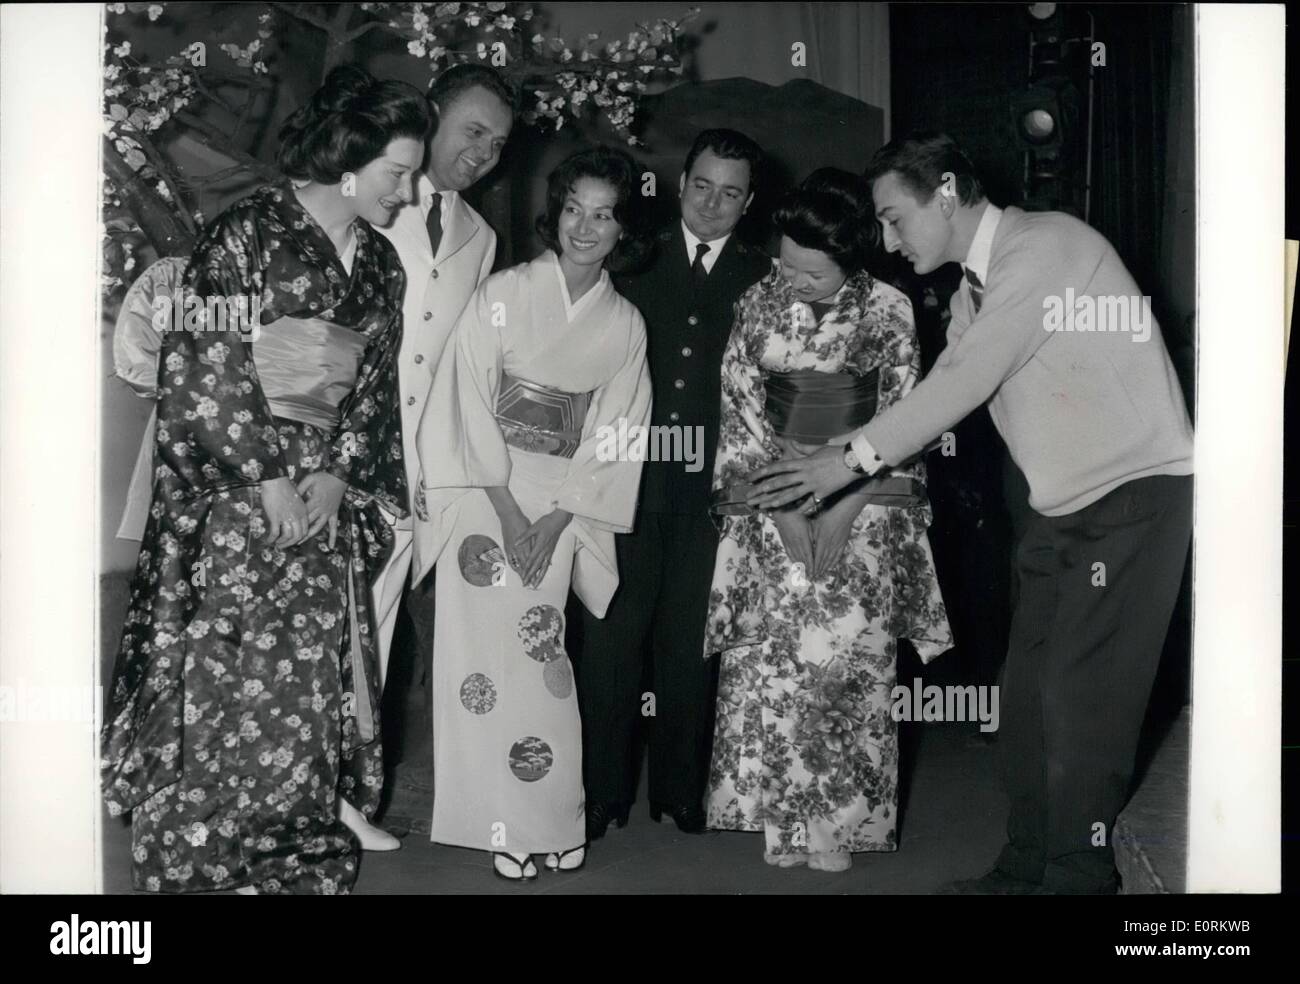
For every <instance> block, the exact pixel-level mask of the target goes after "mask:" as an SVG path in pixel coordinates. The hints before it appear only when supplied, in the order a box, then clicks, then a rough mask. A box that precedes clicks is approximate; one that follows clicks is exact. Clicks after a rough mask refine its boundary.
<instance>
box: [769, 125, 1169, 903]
mask: <svg viewBox="0 0 1300 984" xmlns="http://www.w3.org/2000/svg"><path fill="white" fill-rule="evenodd" d="M867 178H868V179H869V180H871V181H872V183H873V184H872V194H873V197H874V200H875V207H876V216H877V218H878V219H879V220H880V223H881V226H882V229H883V233H884V242H885V246H886V248H887V249H888V250H889V251H890V252H901V253H902V254H903V256H904V257H905V258H907V259H908V260H909V261H910V262H911V263H912V266H913V267H914V268H915V270H916V272H917V273H921V274H925V273H929V272H931V271H933V270H935V269H937V268H938V267H940V266H942V265H943V264H945V263H960V264H961V265H962V267H963V271H964V274H965V276H964V278H963V283H962V286H961V287H960V288H959V290H958V292H957V293H956V294H954V295H953V299H952V320H951V322H950V324H949V328H948V341H947V347H946V348H945V349H944V351H943V353H942V354H941V355H940V357H939V360H938V362H937V363H936V364H935V366H934V368H933V369H932V370H931V372H930V374H929V376H928V377H926V379H925V380H923V381H922V382H921V383H919V384H917V386H916V387H915V389H913V391H912V392H911V393H910V394H909V395H908V396H907V397H906V398H905V399H903V400H900V401H899V402H898V403H897V404H895V405H894V406H893V407H891V408H890V409H889V410H887V411H885V412H883V413H881V414H880V415H879V416H877V417H876V418H875V419H873V420H871V421H870V422H869V423H868V424H867V425H866V426H865V427H864V428H862V430H860V431H858V432H857V433H856V434H855V435H852V436H851V439H850V440H849V441H847V442H846V443H844V444H842V445H839V444H836V445H831V446H828V447H826V448H823V449H821V450H819V451H817V452H816V453H815V454H813V455H810V456H808V457H806V458H802V459H799V460H796V461H790V462H778V463H776V464H773V465H769V466H767V467H766V468H763V469H761V470H759V471H758V472H756V473H755V475H754V476H753V478H754V479H755V480H758V481H759V482H760V484H759V486H758V490H757V492H756V495H755V497H754V498H753V499H751V500H750V501H751V503H752V504H754V505H757V506H762V507H766V508H772V507H776V506H780V505H785V504H789V503H794V502H800V501H801V506H800V508H802V509H803V510H804V511H805V512H812V511H815V510H816V509H817V508H818V507H819V505H820V501H821V500H822V499H824V498H825V497H826V496H828V495H830V494H832V493H833V492H836V491H838V490H839V489H841V488H843V487H845V486H847V485H849V484H850V483H853V482H856V481H863V480H865V478H866V476H872V475H877V474H878V473H879V474H884V473H886V472H887V471H888V470H889V469H890V468H891V467H892V466H895V465H898V464H900V463H902V462H904V461H906V460H907V459H909V458H911V457H913V456H915V455H916V454H918V453H920V452H922V451H923V450H925V449H926V447H927V446H928V445H930V444H931V442H933V441H935V440H936V439H938V438H940V437H941V436H942V435H943V434H944V433H945V432H946V431H947V430H948V429H949V428H951V427H952V426H953V425H955V424H956V423H957V422H958V421H959V420H961V419H962V418H963V417H965V416H966V415H967V414H968V413H970V412H971V411H972V410H974V409H975V408H976V407H979V406H981V405H982V404H985V403H988V405H989V410H990V412H991V414H992V417H993V421H994V423H995V424H996V425H997V428H998V430H999V432H1000V433H1001V434H1002V437H1003V439H1004V440H1005V441H1006V443H1007V447H1008V449H1009V450H1010V452H1011V455H1012V457H1013V459H1014V460H1015V462H1016V464H1017V465H1019V467H1020V468H1021V469H1022V470H1023V471H1024V473H1025V476H1026V477H1027V479H1028V481H1029V486H1030V500H1029V502H1030V506H1031V507H1032V509H1033V513H1032V515H1031V517H1030V519H1029V520H1028V522H1027V526H1026V530H1025V534H1024V537H1023V539H1022V541H1021V543H1020V546H1019V549H1018V550H1017V553H1016V559H1015V562H1016V568H1017V571H1018V574H1019V577H1020V583H1021V589H1020V597H1019V601H1018V603H1017V606H1016V611H1015V614H1014V617H1013V623H1012V632H1011V641H1010V647H1009V652H1008V655H1007V663H1006V669H1005V677H1004V679H1003V686H1002V709H1001V717H1002V730H1001V734H1000V735H999V739H998V745H999V749H1000V752H1001V757H1002V759H1003V772H1004V777H1005V782H1006V785H1007V791H1008V794H1009V797H1010V800H1011V814H1010V819H1009V821H1008V824H1007V827H1008V830H1007V833H1008V841H1009V843H1008V844H1007V845H1006V846H1005V847H1004V848H1003V850H1002V853H1001V855H1000V856H999V858H998V861H997V864H996V866H995V867H994V868H993V869H992V870H991V871H990V872H988V873H987V874H986V875H984V876H983V877H982V878H979V879H975V880H972V881H966V882H957V883H955V884H954V885H953V886H951V887H950V889H949V890H950V891H956V892H959V893H978V894H1039V893H1049V894H1051V893H1068V894H1093V893H1098V894H1100V893H1108V892H1114V891H1115V890H1116V887H1117V879H1116V874H1115V868H1114V854H1113V851H1112V849H1111V845H1110V838H1111V833H1112V827H1113V824H1114V821H1115V817H1116V815H1117V814H1118V813H1119V811H1120V809H1121V808H1122V807H1123V805H1124V802H1125V800H1126V799H1127V796H1128V786H1129V781H1130V779H1131V777H1132V772H1133V765H1134V757H1135V754H1136V748H1137V740H1138V732H1139V729H1140V728H1141V725H1142V719H1143V716H1144V714H1145V711H1146V705H1147V700H1148V698H1149V696H1150V691H1151V685H1152V681H1153V679H1154V677H1155V672H1156V667H1157V664H1158V662H1159V659H1160V651H1161V647H1162V645H1163V643H1164V637H1165V633H1166V631H1167V629H1168V626H1169V619H1170V616H1171V614H1172V612H1173V607H1174V601H1175V598H1176V596H1177V594H1178V588H1179V583H1180V581H1181V577H1182V572H1183V566H1184V562H1185V560H1186V556H1187V548H1188V542H1189V539H1190V536H1191V497H1192V481H1191V477H1190V476H1191V471H1192V430H1191V424H1190V422H1189V420H1188V416H1187V409H1186V407H1185V405H1184V402H1183V397H1182V391H1181V390H1180V389H1179V384H1178V380H1177V377H1176V376H1175V373H1174V369H1173V366H1172V364H1171V362H1170V360H1169V355H1168V352H1167V350H1166V348H1165V344H1164V341H1163V339H1162V337H1161V334H1160V329H1159V326H1158V325H1156V324H1155V321H1154V319H1153V318H1152V317H1151V314H1150V305H1149V303H1146V302H1145V300H1144V298H1143V297H1142V295H1141V291H1140V290H1139V289H1138V285H1137V284H1136V283H1135V282H1134V280H1133V278H1132V276H1130V275H1129V272H1128V271H1127V270H1126V269H1125V268H1124V264H1123V263H1122V262H1121V261H1120V259H1119V257H1118V256H1117V255H1116V253H1115V250H1114V248H1113V247H1112V246H1111V245H1110V243H1109V242H1107V241H1106V239H1105V238H1104V237H1103V236H1101V235H1100V234H1099V233H1097V232H1096V231H1095V230H1094V229H1092V228H1091V227H1089V226H1087V225H1085V224H1084V223H1083V222H1080V221H1079V220H1078V219H1075V218H1073V217H1071V216H1069V215H1065V214H1062V213H1059V212H1035V213H1030V212H1025V211H1022V210H1021V209H1018V208H1014V207H1009V208H1006V209H999V208H997V207H996V206H994V205H992V204H991V203H990V202H989V201H988V200H987V199H986V198H985V197H984V194H983V189H982V187H981V185H980V182H979V180H978V178H977V177H976V176H975V174H974V172H973V169H972V168H971V165H970V162H969V160H968V159H967V158H966V156H965V155H964V154H963V153H962V152H961V150H960V149H959V148H958V147H957V145H956V144H955V143H954V142H953V141H952V140H951V139H950V138H948V137H946V136H941V135H931V136H919V137H913V138H910V139H905V140H898V141H894V142H892V143H890V144H888V145H886V146H885V147H883V148H882V149H881V150H880V151H879V152H878V153H877V154H876V156H875V158H873V160H872V162H871V164H870V166H869V168H868V171H867ZM957 453H959V454H960V453H961V451H960V449H957Z"/></svg>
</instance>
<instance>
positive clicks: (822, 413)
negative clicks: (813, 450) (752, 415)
mask: <svg viewBox="0 0 1300 984" xmlns="http://www.w3.org/2000/svg"><path fill="white" fill-rule="evenodd" d="M763 384H764V387H765V389H766V390H767V400H766V403H765V405H764V407H763V409H764V410H765V411H766V412H767V419H768V420H769V421H770V422H771V424H772V429H773V430H775V431H776V433H777V436H778V437H787V438H790V439H791V440H794V441H800V442H802V443H806V444H822V443H825V442H826V441H829V440H831V439H832V438H836V437H839V436H840V435H842V434H848V433H851V432H852V431H855V430H857V429H858V428H859V427H861V426H863V425H864V424H865V423H867V421H869V420H870V419H871V418H872V417H873V416H875V413H876V399H877V396H878V395H879V384H880V370H879V369H873V370H872V371H871V372H869V373H867V374H866V375H865V376H855V375H853V374H852V373H847V372H817V371H815V370H796V371H795V372H770V373H766V374H765V375H764V379H763Z"/></svg>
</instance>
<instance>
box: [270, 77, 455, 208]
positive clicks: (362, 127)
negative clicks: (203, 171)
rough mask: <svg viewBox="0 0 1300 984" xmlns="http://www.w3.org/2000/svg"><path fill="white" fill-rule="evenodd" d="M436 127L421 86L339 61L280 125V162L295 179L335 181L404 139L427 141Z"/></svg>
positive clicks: (278, 158)
mask: <svg viewBox="0 0 1300 984" xmlns="http://www.w3.org/2000/svg"><path fill="white" fill-rule="evenodd" d="M432 126H433V111H432V110H431V109H430V108H429V101H428V100H427V99H426V98H425V97H424V96H423V95H422V94H421V93H420V90H419V89H417V88H415V87H414V86H412V85H407V84H406V83H405V82H397V81H391V80H390V81H384V82H381V81H379V80H378V79H376V78H374V77H373V76H371V75H370V73H369V72H367V71H365V70H364V69H362V68H358V67H357V66H356V65H339V66H338V67H337V68H335V69H334V70H333V71H331V72H330V73H329V75H328V77H326V79H325V84H324V85H322V86H321V87H320V88H319V89H317V90H316V93H315V94H314V95H313V96H312V97H311V102H309V103H308V104H307V105H306V106H303V107H302V108H301V109H299V110H298V111H297V112H296V113H294V114H293V115H292V116H290V117H289V119H288V120H286V121H285V124H284V126H282V127H281V128H280V150H279V153H278V154H277V155H276V162H277V163H278V164H279V166H280V170H281V171H283V172H284V173H285V174H286V175H287V176H289V177H291V178H307V179H310V180H312V181H319V182H320V183H322V184H335V183H337V182H339V181H341V180H342V178H343V175H344V174H348V173H356V172H357V171H360V170H361V169H362V168H363V167H365V166H366V165H367V164H369V163H370V162H371V161H373V160H375V159H376V158H377V157H380V156H381V155H382V154H383V153H384V149H385V148H386V147H387V146H388V145H389V144H390V143H392V142H393V141H394V140H396V139H397V138H398V137H412V138H414V139H416V140H419V141H420V142H421V143H423V142H424V140H425V139H426V138H427V137H428V135H429V130H430V129H431V128H432Z"/></svg>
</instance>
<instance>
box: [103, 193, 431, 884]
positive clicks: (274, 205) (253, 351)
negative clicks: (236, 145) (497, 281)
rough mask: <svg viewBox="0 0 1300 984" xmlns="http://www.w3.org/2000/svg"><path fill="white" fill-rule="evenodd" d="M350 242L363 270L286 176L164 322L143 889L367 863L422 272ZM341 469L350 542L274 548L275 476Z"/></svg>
mask: <svg viewBox="0 0 1300 984" xmlns="http://www.w3.org/2000/svg"><path fill="white" fill-rule="evenodd" d="M353 234H354V237H355V239H354V244H355V253H354V255H353V260H352V264H351V269H350V270H348V269H346V268H345V266H344V265H343V262H342V259H341V258H340V257H339V256H338V254H337V253H336V251H335V249H334V246H333V244H332V243H331V242H330V240H329V238H328V237H327V236H326V234H325V232H324V231H323V230H322V229H321V228H320V226H319V225H317V223H316V222H315V220H314V219H312V217H311V216H310V215H309V214H308V213H307V212H306V211H305V210H304V209H303V208H302V206H301V205H299V204H298V202H297V200H296V198H295V197H294V195H293V193H292V191H291V190H290V189H289V188H287V187H268V188H263V189H261V190H259V191H257V192H255V193H254V194H253V195H251V196H249V197H248V198H246V199H244V200H243V201H241V202H239V203H237V204H235V205H233V206H232V207H231V208H230V209H228V210H227V211H226V212H224V213H223V214H222V215H221V216H220V217H219V218H217V219H216V220H215V221H214V222H213V223H212V224H211V225H210V226H209V227H208V229H207V230H206V231H205V232H204V234H203V237H202V238H201V239H200V240H199V243H198V245H197V246H196V248H195V251H194V254H193V256H192V257H191V260H190V263H189V266H188V267H187V269H186V273H185V279H184V287H185V298H186V305H187V306H186V312H187V313H186V316H185V321H184V323H183V324H180V325H176V324H174V325H173V326H172V330H171V331H168V332H166V333H165V334H164V335H163V339H162V350H161V352H160V360H161V365H160V369H159V374H158V423H157V447H156V457H155V466H156V467H155V480H154V485H153V496H152V502H151V506H150V512H149V519H148V524H147V526H146V528H145V532H144V540H143V542H142V544H141V550H140V556H139V562H138V565H137V568H136V574H135V578H134V581H133V583H132V589H131V604H130V610H129V612H128V614H127V619H126V625H125V629H124V632H123V636H122V644H121V649H120V651H119V654H118V659H117V667H116V670H115V673H114V678H113V685H112V692H111V695H110V698H109V706H108V711H107V714H106V724H105V728H104V733H103V763H102V769H103V784H104V796H105V799H106V801H107V803H108V806H109V810H110V812H111V813H113V814H114V815H117V814H120V813H122V812H124V811H128V810H129V811H133V812H132V848H133V858H134V862H135V865H134V883H135V886H136V888H138V889H144V890H148V891H162V892H197V891H212V890H220V889H231V888H237V887H240V886H243V885H254V886H256V887H257V888H258V890H259V891H261V892H265V893H279V892H291V893H319V894H336V893H341V892H347V891H348V890H349V889H350V887H351V885H352V883H353V881H354V880H355V878H356V872H357V850H358V846H357V844H356V842H355V839H354V838H353V836H352V834H351V833H350V832H349V831H348V829H347V828H346V827H344V826H343V825H342V824H341V823H340V822H339V821H338V820H337V819H335V808H336V805H337V803H336V796H337V794H338V790H340V789H342V791H343V792H344V793H345V794H346V795H347V796H348V798H349V799H350V800H352V802H353V803H354V804H355V805H357V807H358V808H359V809H361V810H362V811H363V812H366V813H372V812H373V810H374V808H375V806H377V804H378V798H379V793H380V791H381V788H382V761H381V751H380V745H379V741H378V729H379V721H378V716H377V710H376V709H377V704H378V701H377V694H376V692H375V684H374V666H375V650H374V645H373V630H372V627H371V614H370V611H369V600H370V590H369V583H370V580H371V579H372V578H373V577H374V576H375V574H376V573H377V572H378V570H379V568H380V565H382V563H383V561H384V558H385V556H386V554H387V552H388V550H389V548H390V546H391V534H390V533H388V527H387V524H386V523H385V522H384V521H383V519H382V518H381V517H380V515H379V513H378V508H379V507H378V503H380V502H382V503H384V504H385V508H387V509H389V510H391V511H394V512H396V513H399V514H400V513H402V512H403V511H404V510H405V502H406V488H405V480H404V478H403V469H402V461H401V447H402V440H401V431H400V423H399V418H398V412H397V369H396V354H397V349H398V344H399V342H400V338H401V299H402V291H403V287H404V285H405V275H404V274H403V272H402V268H401V264H400V263H399V262H398V260H397V256H396V253H395V252H394V251H393V249H392V247H391V246H389V244H388V243H387V241H386V240H384V239H383V238H382V237H380V236H378V235H376V234H375V233H374V232H373V231H372V230H371V229H370V228H369V227H368V226H367V225H366V224H365V223H364V222H361V221H358V222H356V223H355V224H354V225H353ZM191 298H193V299H195V301H197V302H198V303H199V304H200V305H202V306H203V309H204V316H203V317H199V316H197V315H196V316H194V317H193V318H192V317H191V315H190V314H189V311H190V310H191V308H190V307H189V304H190V299H191ZM228 298H240V299H242V300H243V301H244V302H245V303H246V305H247V306H246V307H245V311H246V312H251V311H252V310H253V309H252V306H251V303H252V299H255V298H256V299H259V300H260V304H261V311H260V326H258V327H250V326H249V325H247V324H246V325H245V327H248V328H249V330H248V331H246V332H243V333H241V332H238V331H225V332H220V333H219V332H218V331H216V330H213V329H214V327H220V326H219V325H217V326H214V324H213V322H212V320H211V315H212V314H213V313H214V312H215V311H216V310H217V308H208V307H207V303H208V301H209V299H228ZM226 327H227V328H230V327H232V326H231V325H229V324H227V325H226ZM233 327H237V326H233ZM205 328H206V329H207V330H205ZM322 470H325V471H328V472H329V473H331V474H333V475H335V476H337V477H339V478H341V479H343V480H344V481H345V482H347V483H348V490H347V492H346V493H345V499H344V504H343V507H342V508H341V509H340V512H339V517H338V518H339V530H338V536H337V539H336V542H335V546H334V548H333V549H331V548H330V547H329V543H328V527H327V528H326V529H324V530H322V531H321V532H320V533H319V534H318V535H317V536H315V537H314V538H312V539H311V540H309V541H306V542H304V543H302V544H299V545H297V546H294V547H289V548H286V549H278V548H275V547H272V546H271V545H270V541H271V540H273V539H274V536H273V532H274V531H271V530H269V529H268V527H267V522H266V515H265V512H264V511H263V509H262V501H261V493H260V490H259V483H260V482H263V481H266V480H268V479H272V478H277V477H281V476H283V477H286V478H289V479H290V480H292V481H293V482H294V483H295V484H296V483H297V482H299V481H301V480H302V479H303V478H304V477H305V476H306V475H308V474H310V473H312V472H316V471H322Z"/></svg>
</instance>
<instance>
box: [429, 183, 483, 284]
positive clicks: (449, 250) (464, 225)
mask: <svg viewBox="0 0 1300 984" xmlns="http://www.w3.org/2000/svg"><path fill="white" fill-rule="evenodd" d="M478 231H479V228H478V223H477V222H475V221H474V219H473V217H472V216H471V215H470V212H469V208H468V206H466V204H465V200H464V199H463V198H462V197H461V196H460V195H457V196H456V200H455V201H454V202H453V203H452V206H451V208H450V209H448V211H447V228H445V229H444V230H443V231H442V246H441V247H439V250H438V253H439V256H438V259H437V262H436V263H435V264H434V265H435V266H441V265H442V264H444V263H446V262H447V261H448V260H450V259H451V258H452V257H453V256H455V255H456V254H457V253H458V252H460V251H461V250H462V249H464V248H465V244H466V243H468V242H469V241H470V240H471V239H473V238H474V236H475V234H476V233H477V232H478ZM444 247H445V248H444Z"/></svg>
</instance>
